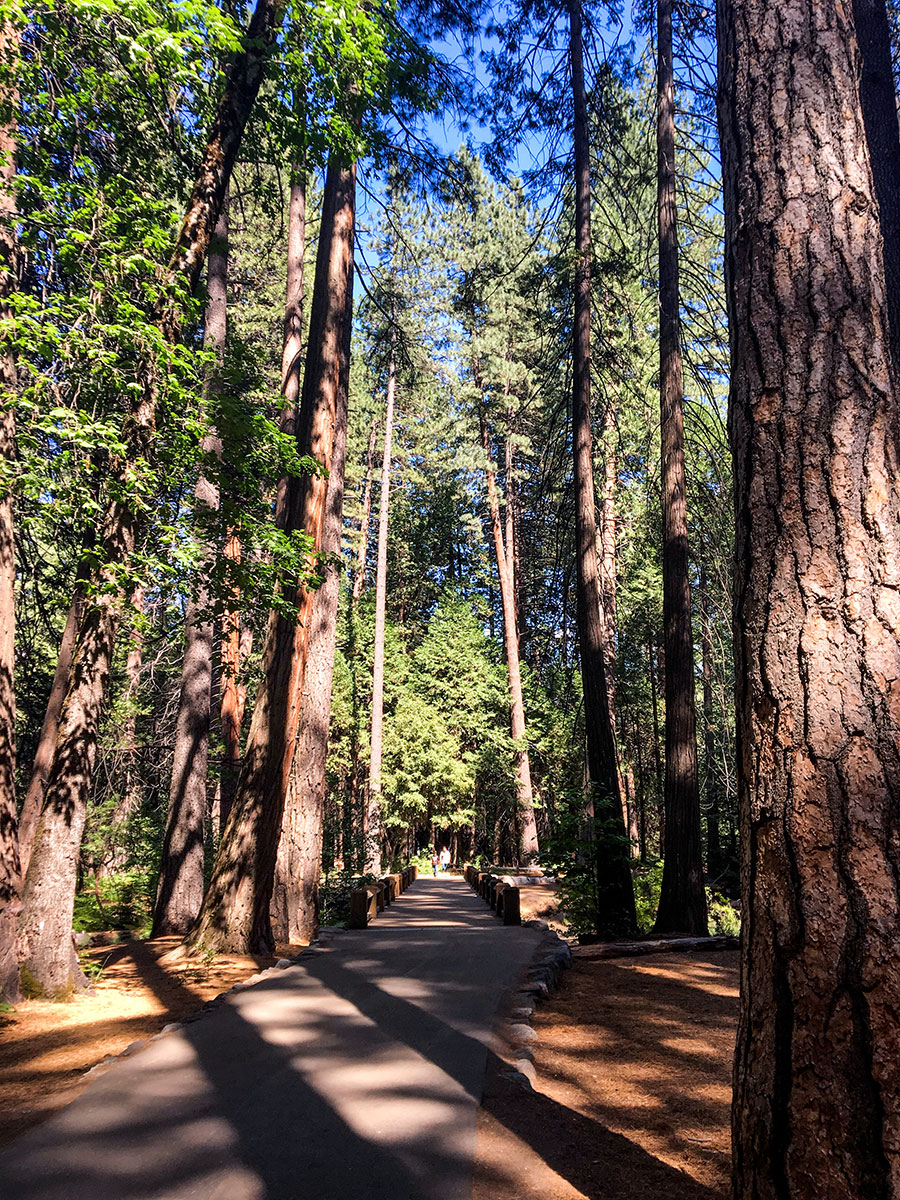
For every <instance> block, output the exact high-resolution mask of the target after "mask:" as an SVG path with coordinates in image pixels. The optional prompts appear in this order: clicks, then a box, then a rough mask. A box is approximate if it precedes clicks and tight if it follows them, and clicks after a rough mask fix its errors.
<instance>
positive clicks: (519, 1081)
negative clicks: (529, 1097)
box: [500, 1071, 534, 1092]
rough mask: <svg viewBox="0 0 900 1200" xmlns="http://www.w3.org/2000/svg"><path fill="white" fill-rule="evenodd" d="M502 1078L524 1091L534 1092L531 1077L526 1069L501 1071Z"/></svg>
mask: <svg viewBox="0 0 900 1200" xmlns="http://www.w3.org/2000/svg"><path fill="white" fill-rule="evenodd" d="M500 1078H501V1079H503V1080H505V1081H506V1082H507V1083H509V1084H511V1085H512V1086H513V1087H515V1088H517V1089H519V1090H521V1091H523V1092H533V1091H534V1088H533V1087H532V1086H531V1079H530V1078H529V1077H528V1075H526V1074H525V1072H524V1071H501V1072H500Z"/></svg>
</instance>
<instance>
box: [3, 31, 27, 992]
mask: <svg viewBox="0 0 900 1200" xmlns="http://www.w3.org/2000/svg"><path fill="white" fill-rule="evenodd" d="M18 59H19V31H18V29H17V28H16V26H15V24H14V22H13V21H11V20H5V21H4V22H3V25H2V27H0V60H2V63H3V67H4V69H5V70H6V71H8V72H10V75H11V77H12V78H13V79H15V78H16V77H17V72H16V68H17V64H18ZM4 101H5V102H6V106H8V114H7V116H6V124H5V126H4V127H3V128H2V129H0V319H2V320H3V322H4V324H5V325H7V326H8V325H9V324H10V323H11V322H12V319H13V314H12V311H11V308H10V304H9V297H10V295H11V293H12V292H13V290H14V289H15V280H16V231H15V214H16V196H15V176H16V132H15V124H14V113H15V109H16V107H17V105H18V94H17V92H16V90H15V88H14V87H13V88H12V89H10V91H9V92H7V94H6V95H5V96H4ZM15 397H16V362H15V357H14V355H13V351H12V348H11V345H10V344H7V345H4V346H0V470H2V472H3V476H4V478H3V481H2V482H0V999H4V998H5V999H7V1000H16V999H18V997H19V984H18V970H17V964H16V954H15V944H16V921H17V918H18V914H19V905H20V900H21V885H22V876H21V867H20V861H19V846H18V831H17V828H16V786H15V785H16V779H15V761H16V760H15V753H16V697H15V681H14V668H15V643H16V544H15V536H14V519H13V493H12V487H11V486H10V485H11V480H12V477H13V470H12V468H13V464H14V462H15V458H16V424H15Z"/></svg>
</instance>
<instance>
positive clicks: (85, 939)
mask: <svg viewBox="0 0 900 1200" xmlns="http://www.w3.org/2000/svg"><path fill="white" fill-rule="evenodd" d="M72 941H73V943H74V944H75V949H76V950H83V949H84V948H85V946H89V945H90V944H91V935H90V934H89V933H85V932H84V930H81V929H79V930H78V931H76V930H74V929H73V930H72Z"/></svg>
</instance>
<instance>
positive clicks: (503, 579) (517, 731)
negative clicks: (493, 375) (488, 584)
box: [478, 406, 539, 865]
mask: <svg viewBox="0 0 900 1200" xmlns="http://www.w3.org/2000/svg"><path fill="white" fill-rule="evenodd" d="M478 420H479V423H480V425H481V445H482V448H483V449H484V455H485V478H486V480H487V495H488V509H489V511H490V514H491V527H492V529H493V534H494V554H495V557H496V559H497V577H498V579H499V580H500V600H501V603H502V605H503V643H504V647H505V649H506V667H507V673H508V677H509V697H510V703H509V717H510V730H511V733H512V736H513V740H514V741H515V743H516V745H517V747H518V749H517V750H516V801H517V809H518V818H519V820H518V829H519V856H520V859H521V861H522V863H524V864H526V865H527V864H528V863H531V862H534V860H535V859H536V858H537V856H538V849H539V848H538V835H537V821H536V820H535V816H534V797H533V795H532V791H531V764H530V762H529V758H528V737H527V733H526V730H525V705H524V702H523V699H522V672H521V668H520V665H519V635H518V630H517V628H516V597H515V588H514V584H513V570H514V568H513V556H512V546H511V544H510V543H509V542H508V541H507V543H506V545H504V540H503V525H502V523H501V521H500V498H499V496H498V495H497V480H496V475H495V473H494V469H493V467H492V465H491V445H490V439H489V437H488V428H487V422H486V421H485V417H484V408H483V406H482V407H480V408H479V411H478ZM507 474H508V472H507ZM507 515H509V510H508V509H507ZM511 532H512V530H511V523H510V522H508V523H507V537H508V536H509V534H510V533H511Z"/></svg>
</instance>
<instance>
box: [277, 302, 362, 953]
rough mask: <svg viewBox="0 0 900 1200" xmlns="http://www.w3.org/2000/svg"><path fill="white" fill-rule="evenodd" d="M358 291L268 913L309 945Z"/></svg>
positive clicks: (346, 342)
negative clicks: (321, 567) (321, 573)
mask: <svg viewBox="0 0 900 1200" xmlns="http://www.w3.org/2000/svg"><path fill="white" fill-rule="evenodd" d="M352 324H353V292H352V289H348V291H347V315H346V318H345V321H344V338H343V344H342V347H341V375H340V386H339V390H338V396H337V402H336V412H335V431H334V447H333V449H332V453H331V470H330V472H329V476H328V495H327V498H326V501H325V520H324V525H323V528H322V552H323V554H325V555H328V556H329V557H328V561H327V563H326V566H325V578H324V580H323V582H322V585H321V587H320V588H319V590H318V592H317V593H316V599H315V605H314V606H313V614H312V622H313V624H312V629H311V630H310V633H309V656H308V659H307V664H306V676H305V682H304V687H303V703H302V707H301V710H300V726H299V729H298V732H297V745H296V748H295V750H294V761H293V764H292V767H291V777H290V782H289V784H288V793H287V799H286V801H285V809H284V817H283V819H282V823H281V839H280V841H279V843H278V856H277V858H276V861H275V884H274V888H273V892H272V903H271V905H270V915H271V920H272V932H273V935H274V937H275V940H276V942H282V943H284V942H293V943H300V944H303V945H306V944H308V943H309V942H311V941H312V940H313V938H314V937H315V936H316V932H317V930H318V927H319V879H320V877H321V874H322V842H323V835H324V823H325V765H326V761H327V759H328V729H329V726H330V724H331V690H332V680H333V676H334V648H335V639H336V634H337V618H338V604H339V601H340V584H341V568H340V557H339V556H340V552H341V531H342V528H343V519H342V518H343V508H344V465H345V459H346V450H347V393H348V389H349V383H350V335H351V330H352Z"/></svg>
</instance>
